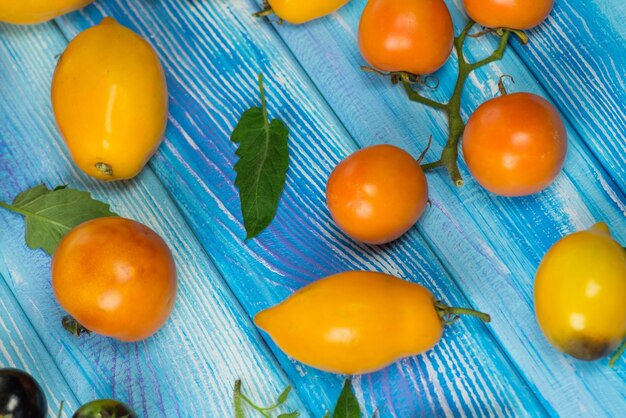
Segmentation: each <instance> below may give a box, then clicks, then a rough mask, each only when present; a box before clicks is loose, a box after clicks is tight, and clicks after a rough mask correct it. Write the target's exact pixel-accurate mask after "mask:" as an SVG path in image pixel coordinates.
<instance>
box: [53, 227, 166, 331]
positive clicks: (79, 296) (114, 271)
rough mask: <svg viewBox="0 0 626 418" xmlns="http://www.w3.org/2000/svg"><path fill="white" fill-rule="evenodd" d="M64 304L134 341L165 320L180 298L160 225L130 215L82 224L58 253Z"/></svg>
mask: <svg viewBox="0 0 626 418" xmlns="http://www.w3.org/2000/svg"><path fill="white" fill-rule="evenodd" d="M52 287H53V289H54V293H55V295H56V297H57V300H58V301H59V304H60V305H61V306H62V307H63V309H65V310H66V311H67V312H68V313H69V314H70V315H71V316H72V317H73V318H74V319H76V320H77V321H78V322H79V323H80V324H81V325H83V326H84V327H85V328H87V329H88V330H90V331H93V332H95V333H98V334H101V335H106V336H109V337H113V338H115V339H117V340H120V341H125V342H132V341H139V340H143V339H145V338H148V337H149V336H151V335H152V334H154V333H155V332H156V331H157V330H158V329H159V328H161V327H162V326H163V324H164V323H165V321H166V320H167V318H168V317H169V315H170V313H171V311H172V309H173V307H174V301H175V299H176V288H177V279H176V267H175V264H174V260H173V258H172V255H171V253H170V250H169V248H168V247H167V245H166V244H165V242H164V241H163V239H161V237H159V236H158V235H157V234H156V233H155V232H154V231H152V230H151V229H150V228H148V227H147V226H145V225H142V224H140V223H139V222H135V221H132V220H130V219H124V218H113V217H112V218H98V219H94V220H91V221H87V222H85V223H83V224H80V225H79V226H77V227H76V228H74V229H73V230H71V231H70V232H69V233H68V234H67V235H66V236H65V237H64V238H63V239H62V240H61V243H60V244H59V246H58V247H57V249H56V250H55V252H54V254H53V257H52Z"/></svg>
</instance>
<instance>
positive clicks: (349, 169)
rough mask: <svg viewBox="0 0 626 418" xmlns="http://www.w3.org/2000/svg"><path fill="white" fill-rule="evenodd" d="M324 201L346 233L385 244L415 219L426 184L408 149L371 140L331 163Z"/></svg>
mask: <svg viewBox="0 0 626 418" xmlns="http://www.w3.org/2000/svg"><path fill="white" fill-rule="evenodd" d="M326 202H327V204H328V209H329V210H330V214H331V215H332V217H333V219H334V220H335V222H336V223H337V225H339V228H341V230H342V231H344V232H345V233H346V234H347V235H349V236H350V237H352V238H353V239H355V240H357V241H360V242H364V243H368V244H385V243H388V242H391V241H393V240H395V239H397V238H399V237H400V236H402V235H403V234H404V233H405V232H406V231H408V230H409V229H410V228H411V227H412V226H413V225H414V224H415V222H417V220H418V219H419V217H420V216H421V214H422V213H423V212H424V208H425V207H426V203H427V202H428V184H427V183H426V176H425V175H424V172H423V171H422V168H421V167H420V165H419V163H418V162H417V161H416V160H415V159H414V158H413V157H411V155H410V154H409V153H407V152H406V151H404V150H402V149H400V148H398V147H395V146H393V145H375V146H372V147H368V148H364V149H362V150H360V151H357V152H355V153H354V154H352V155H351V156H349V157H348V158H346V159H345V160H343V161H342V162H341V163H339V164H338V165H337V167H335V169H334V170H333V172H332V173H331V175H330V177H329V179H328V184H327V186H326Z"/></svg>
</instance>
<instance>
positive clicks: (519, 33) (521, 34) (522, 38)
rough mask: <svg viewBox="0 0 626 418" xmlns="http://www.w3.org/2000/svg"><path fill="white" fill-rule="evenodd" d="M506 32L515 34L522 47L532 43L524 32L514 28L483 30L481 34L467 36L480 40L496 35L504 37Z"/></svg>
mask: <svg viewBox="0 0 626 418" xmlns="http://www.w3.org/2000/svg"><path fill="white" fill-rule="evenodd" d="M505 31H510V32H512V33H513V34H515V35H516V36H517V38H518V39H519V41H520V43H521V44H522V45H526V44H527V43H528V42H530V38H529V37H528V35H526V34H525V33H524V31H521V30H519V29H513V28H483V30H481V31H480V32H476V33H472V34H468V35H467V36H468V37H469V38H480V37H481V36H485V35H488V34H490V33H495V34H496V35H498V36H500V37H502V36H504V32H505Z"/></svg>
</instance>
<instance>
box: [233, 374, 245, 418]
mask: <svg viewBox="0 0 626 418" xmlns="http://www.w3.org/2000/svg"><path fill="white" fill-rule="evenodd" d="M233 405H234V408H235V418H245V414H244V413H243V402H242V399H241V380H237V381H236V382H235V390H234V393H233Z"/></svg>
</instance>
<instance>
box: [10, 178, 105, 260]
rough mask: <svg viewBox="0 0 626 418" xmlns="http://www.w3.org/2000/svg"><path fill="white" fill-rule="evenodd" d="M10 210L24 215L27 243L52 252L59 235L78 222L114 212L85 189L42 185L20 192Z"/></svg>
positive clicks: (59, 239)
mask: <svg viewBox="0 0 626 418" xmlns="http://www.w3.org/2000/svg"><path fill="white" fill-rule="evenodd" d="M0 207H4V208H6V209H9V210H11V211H13V212H16V213H19V214H21V215H24V217H25V224H26V233H25V235H26V244H27V245H28V247H30V248H32V249H36V248H42V249H43V250H44V251H45V252H46V253H48V254H50V255H52V253H53V252H54V250H55V249H56V247H57V245H58V244H59V242H60V241H61V239H62V238H63V237H64V236H65V234H67V233H68V232H69V231H71V230H72V229H73V228H74V227H76V226H77V225H80V224H81V223H83V222H85V221H88V220H90V219H95V218H101V217H105V216H117V215H116V214H115V213H113V212H111V211H110V210H109V205H108V204H106V203H102V202H99V201H97V200H94V199H93V198H92V197H91V195H90V194H89V193H88V192H83V191H80V190H76V189H71V188H68V187H67V186H59V187H56V188H54V189H53V190H49V189H48V188H47V187H46V186H44V185H39V186H35V187H33V188H32V189H28V190H26V191H24V192H22V193H20V194H19V195H18V196H17V197H16V198H15V199H14V200H13V204H12V205H9V204H6V203H3V202H0Z"/></svg>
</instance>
